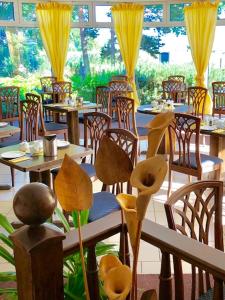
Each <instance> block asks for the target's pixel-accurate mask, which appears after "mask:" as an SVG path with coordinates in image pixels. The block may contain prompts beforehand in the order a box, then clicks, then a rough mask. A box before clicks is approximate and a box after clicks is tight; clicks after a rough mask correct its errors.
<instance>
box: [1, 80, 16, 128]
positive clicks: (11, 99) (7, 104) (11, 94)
mask: <svg viewBox="0 0 225 300" xmlns="http://www.w3.org/2000/svg"><path fill="white" fill-rule="evenodd" d="M19 94H20V88H19V87H17V86H6V87H1V88H0V120H4V121H9V122H10V121H16V120H19V115H20V108H19V101H20V100H19Z"/></svg>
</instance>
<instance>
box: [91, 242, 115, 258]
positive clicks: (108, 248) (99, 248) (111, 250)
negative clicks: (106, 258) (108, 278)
mask: <svg viewBox="0 0 225 300" xmlns="http://www.w3.org/2000/svg"><path fill="white" fill-rule="evenodd" d="M116 246H117V245H115V244H106V243H103V242H99V243H98V244H97V245H96V247H95V255H96V256H102V255H106V254H114V255H118V252H117V251H116V250H115V247H116Z"/></svg>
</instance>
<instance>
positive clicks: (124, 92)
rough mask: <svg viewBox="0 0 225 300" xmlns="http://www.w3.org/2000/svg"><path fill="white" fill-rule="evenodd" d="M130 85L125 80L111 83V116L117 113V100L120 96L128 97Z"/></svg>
mask: <svg viewBox="0 0 225 300" xmlns="http://www.w3.org/2000/svg"><path fill="white" fill-rule="evenodd" d="M128 89H129V84H128V82H127V81H124V80H114V81H110V82H109V91H110V104H109V110H110V111H109V112H110V113H109V114H110V116H112V115H113V111H115V109H116V108H115V98H116V97H119V96H123V97H127V96H128Z"/></svg>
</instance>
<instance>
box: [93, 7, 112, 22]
mask: <svg viewBox="0 0 225 300" xmlns="http://www.w3.org/2000/svg"><path fill="white" fill-rule="evenodd" d="M95 12H96V22H100V23H103V22H104V23H110V22H111V21H112V18H111V6H109V5H96V7H95Z"/></svg>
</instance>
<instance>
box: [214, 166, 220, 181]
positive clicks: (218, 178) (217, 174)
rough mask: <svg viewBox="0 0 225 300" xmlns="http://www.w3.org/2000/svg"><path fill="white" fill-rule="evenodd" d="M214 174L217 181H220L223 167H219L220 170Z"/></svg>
mask: <svg viewBox="0 0 225 300" xmlns="http://www.w3.org/2000/svg"><path fill="white" fill-rule="evenodd" d="M214 173H215V180H220V178H221V165H220V166H219V168H218V169H217V170H216V171H215V172H214Z"/></svg>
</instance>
